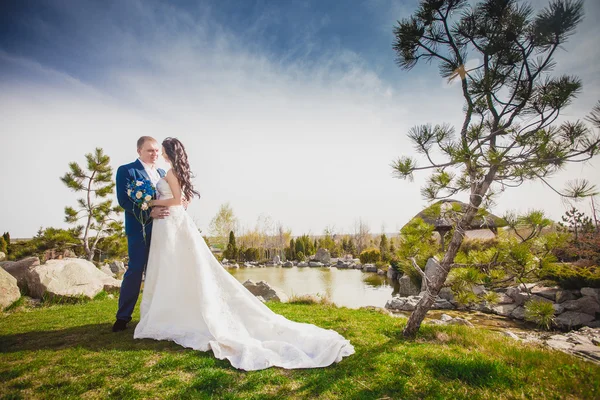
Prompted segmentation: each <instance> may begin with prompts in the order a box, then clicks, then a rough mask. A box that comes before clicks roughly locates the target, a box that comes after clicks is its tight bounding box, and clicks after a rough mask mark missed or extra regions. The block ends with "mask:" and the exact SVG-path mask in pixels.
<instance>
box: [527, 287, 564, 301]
mask: <svg viewBox="0 0 600 400" xmlns="http://www.w3.org/2000/svg"><path fill="white" fill-rule="evenodd" d="M559 290H560V289H559V288H557V287H545V286H535V287H533V288H532V289H531V293H532V294H535V295H538V296H542V297H544V298H546V299H549V300H552V301H553V302H554V301H556V294H557V293H558V292H559Z"/></svg>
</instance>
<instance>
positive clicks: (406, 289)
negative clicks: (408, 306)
mask: <svg viewBox="0 0 600 400" xmlns="http://www.w3.org/2000/svg"><path fill="white" fill-rule="evenodd" d="M398 283H399V287H398V296H400V297H408V296H416V295H418V294H419V293H420V292H421V291H420V289H419V287H417V285H415V284H414V282H413V281H412V279H410V277H409V276H408V275H402V276H401V277H400V279H398Z"/></svg>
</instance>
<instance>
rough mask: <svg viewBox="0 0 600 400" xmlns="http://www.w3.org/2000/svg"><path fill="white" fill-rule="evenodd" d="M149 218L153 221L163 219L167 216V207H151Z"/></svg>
mask: <svg viewBox="0 0 600 400" xmlns="http://www.w3.org/2000/svg"><path fill="white" fill-rule="evenodd" d="M150 216H151V217H152V218H154V219H163V218H165V217H168V216H169V207H162V206H156V207H152V211H150Z"/></svg>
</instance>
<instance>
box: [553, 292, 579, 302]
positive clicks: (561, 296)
mask: <svg viewBox="0 0 600 400" xmlns="http://www.w3.org/2000/svg"><path fill="white" fill-rule="evenodd" d="M576 299H577V296H576V295H575V293H573V292H572V291H571V290H559V291H557V292H556V302H557V303H564V302H565V301H569V300H576Z"/></svg>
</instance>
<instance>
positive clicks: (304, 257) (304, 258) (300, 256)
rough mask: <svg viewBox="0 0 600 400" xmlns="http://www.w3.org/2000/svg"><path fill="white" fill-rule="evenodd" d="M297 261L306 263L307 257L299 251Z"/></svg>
mask: <svg viewBox="0 0 600 400" xmlns="http://www.w3.org/2000/svg"><path fill="white" fill-rule="evenodd" d="M296 260H298V261H304V260H306V256H305V255H304V253H303V252H301V251H299V252H297V253H296Z"/></svg>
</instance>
